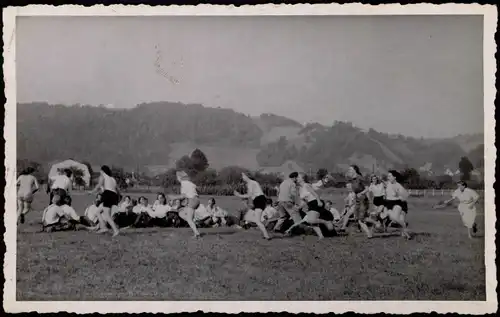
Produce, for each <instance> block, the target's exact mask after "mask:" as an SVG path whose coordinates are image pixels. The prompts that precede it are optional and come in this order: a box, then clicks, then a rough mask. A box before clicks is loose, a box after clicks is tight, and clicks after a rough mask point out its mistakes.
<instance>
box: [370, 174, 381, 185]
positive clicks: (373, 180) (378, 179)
mask: <svg viewBox="0 0 500 317" xmlns="http://www.w3.org/2000/svg"><path fill="white" fill-rule="evenodd" d="M370 180H371V182H372V184H375V185H377V184H379V183H380V178H379V177H378V176H377V175H372V176H371V178H370Z"/></svg>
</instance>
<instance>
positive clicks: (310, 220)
mask: <svg viewBox="0 0 500 317" xmlns="http://www.w3.org/2000/svg"><path fill="white" fill-rule="evenodd" d="M302 224H309V225H310V226H311V227H312V229H313V230H314V232H315V233H316V235H317V236H318V237H319V239H320V240H321V239H323V238H324V236H323V233H322V232H321V228H320V227H319V225H320V224H323V225H325V226H326V227H327V228H328V229H329V230H333V223H332V222H331V221H327V220H323V219H321V218H320V213H319V212H317V211H315V210H309V211H308V212H307V214H306V216H305V217H304V218H302V220H300V221H299V222H297V223H294V224H293V225H292V226H291V227H290V228H288V230H287V231H286V232H285V234H287V235H289V234H291V232H292V230H293V229H294V228H296V227H298V226H300V225H302Z"/></svg>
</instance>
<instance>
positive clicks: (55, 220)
mask: <svg viewBox="0 0 500 317" xmlns="http://www.w3.org/2000/svg"><path fill="white" fill-rule="evenodd" d="M70 220H74V219H72V218H71V217H70V216H68V215H67V214H66V212H65V211H64V208H63V201H62V200H61V196H60V195H59V194H58V193H54V194H53V195H52V200H51V204H50V205H49V206H48V207H47V208H45V210H44V211H43V215H42V231H43V232H56V231H68V230H74V229H75V224H74V223H73V222H71V221H70Z"/></svg>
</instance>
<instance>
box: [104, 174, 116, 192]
mask: <svg viewBox="0 0 500 317" xmlns="http://www.w3.org/2000/svg"><path fill="white" fill-rule="evenodd" d="M102 177H103V188H104V190H109V191H112V192H115V193H116V192H117V190H116V187H117V186H116V180H115V179H114V178H113V177H111V176H108V175H106V174H104V173H103V174H102Z"/></svg>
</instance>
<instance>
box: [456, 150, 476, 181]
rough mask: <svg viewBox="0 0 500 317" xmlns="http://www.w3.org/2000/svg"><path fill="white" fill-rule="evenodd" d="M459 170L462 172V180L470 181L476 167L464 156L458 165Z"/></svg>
mask: <svg viewBox="0 0 500 317" xmlns="http://www.w3.org/2000/svg"><path fill="white" fill-rule="evenodd" d="M458 169H459V170H460V174H461V177H460V178H461V179H462V180H464V181H468V180H470V174H471V172H472V171H473V170H474V166H473V165H472V163H471V162H470V161H469V159H468V158H467V157H466V156H463V157H462V158H461V159H460V162H459V163H458Z"/></svg>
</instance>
